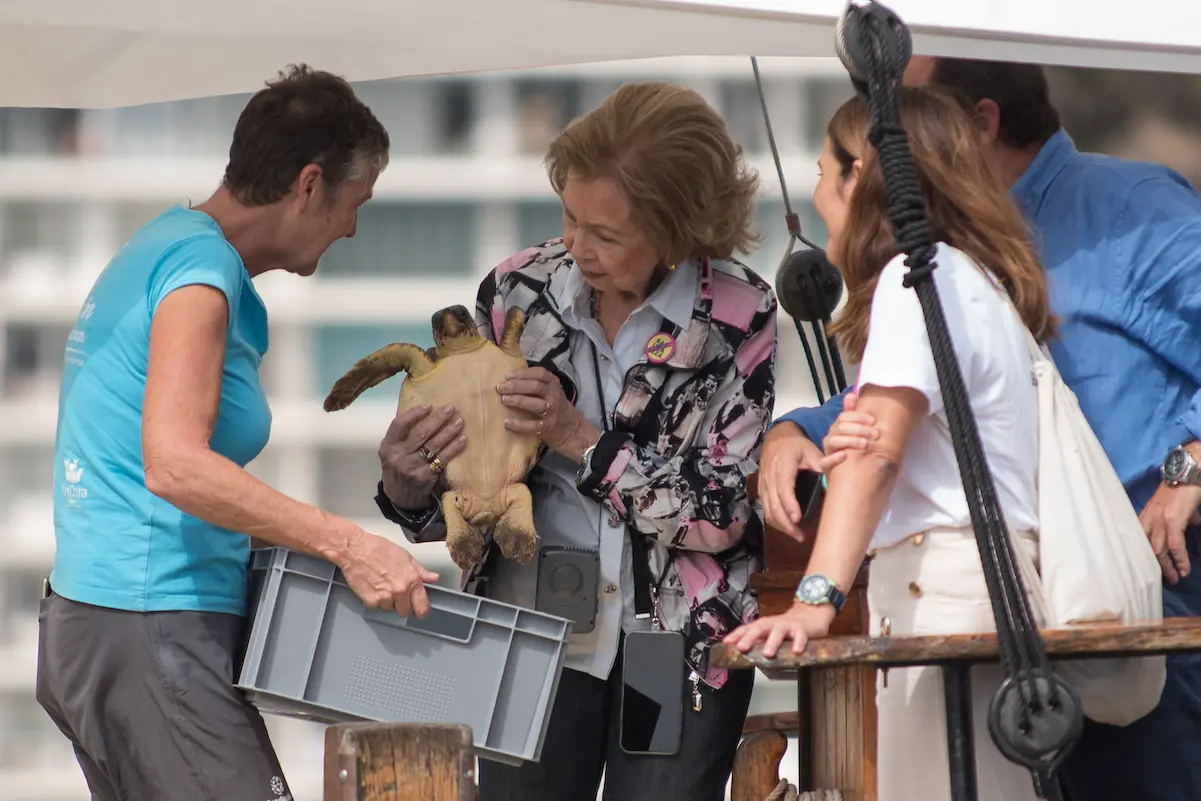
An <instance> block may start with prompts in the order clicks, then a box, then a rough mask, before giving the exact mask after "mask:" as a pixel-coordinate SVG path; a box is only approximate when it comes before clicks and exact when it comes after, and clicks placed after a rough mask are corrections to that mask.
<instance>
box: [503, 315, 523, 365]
mask: <svg viewBox="0 0 1201 801" xmlns="http://www.w3.org/2000/svg"><path fill="white" fill-rule="evenodd" d="M524 328H525V312H524V311H522V309H521V308H520V307H519V306H514V307H513V308H511V309H509V311H508V313H507V314H505V327H504V329H502V330H501V332H500V349H501V350H503V351H504V352H505V353H507V354H509V355H510V356H516V357H517V358H519V359H524V358H525V356H524V355H523V354H522V353H521V332H522V330H523V329H524Z"/></svg>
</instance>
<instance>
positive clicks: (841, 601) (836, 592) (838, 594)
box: [826, 584, 847, 613]
mask: <svg viewBox="0 0 1201 801" xmlns="http://www.w3.org/2000/svg"><path fill="white" fill-rule="evenodd" d="M826 598H827V599H828V600H829V601H830V605H831V606H833V607H834V611H835V613H838V612H841V611H842V608H843V607H844V606H846V604H847V596H846V593H844V592H843V591H842V590H840V589H838V588H837V587H835V586H834V585H833V584H831V585H830V591H829V592H827V593H826Z"/></svg>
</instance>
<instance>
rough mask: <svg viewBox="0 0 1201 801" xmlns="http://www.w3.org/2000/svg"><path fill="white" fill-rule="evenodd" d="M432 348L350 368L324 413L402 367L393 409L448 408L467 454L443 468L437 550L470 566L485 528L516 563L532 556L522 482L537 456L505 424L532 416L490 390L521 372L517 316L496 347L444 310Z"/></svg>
mask: <svg viewBox="0 0 1201 801" xmlns="http://www.w3.org/2000/svg"><path fill="white" fill-rule="evenodd" d="M430 323H431V326H432V328H433V331H434V347H433V348H430V349H429V350H422V349H421V348H419V347H418V346H416V345H413V344H410V343H407V342H399V343H394V344H391V345H387V346H385V347H383V348H380V349H379V350H377V351H376V352H375V353H372V354H371V355H370V356H366V357H364V358H362V359H360V360H359V361H357V362H355V364H354V366H353V367H351V368H350V369H349V370H348V371H347V372H346V374H345V375H344V376H342V377H341V378H339V379H338V380H337V381H336V382H334V386H333V388H332V389H331V390H330V392H329V395H328V396H327V397H326V399H325V404H324V406H325V410H326V411H327V412H333V411H337V410H339V409H345V408H346V407H347V406H349V405H350V404H351V403H352V402H353V401H354V399H355V398H357V397H358V396H359V395H361V394H362V393H363V392H364V391H365V390H367V389H370V388H371V387H373V386H375V385H376V384H379V383H380V382H382V381H384V380H386V379H388V378H390V377H392V376H394V375H396V374H397V373H399V372H400V371H402V370H404V371H407V372H408V376H407V377H406V378H405V380H404V383H403V384H401V387H400V401H399V403H398V404H397V407H396V412H397V414H400V413H401V412H403V411H404V410H406V409H409V408H411V407H413V406H415V405H418V404H421V403H428V404H431V405H432V406H433V408H435V409H437V408H439V407H441V406H443V405H445V404H450V405H452V406H454V407H455V410H456V411H457V412H458V415H459V417H461V418H462V419H463V434H464V436H465V437H466V438H467V448H466V450H464V451H463V453H461V454H459V455H458V456H455V457H454V458H452V459H451V460H450V461H449V462H448V463H447V464H446V465H445V469H444V471H443V479H444V480H445V489H444V492H443V494H442V516H443V518H444V519H445V520H446V547H447V549H448V550H449V551H450V557H451V559H453V560H454V562H455V564H456V565H458V566H459V567H460V568H463V569H464V570H466V569H469V568H470V567H471V566H472V565H473V564H475V563H476V561H477V560H478V559H479V558H480V557H481V556H482V554H483V548H484V534H485V533H486V532H487V531H488V529H490V528H493V534H492V536H493V539H494V540H495V542H496V544H497V545H498V546H499V547H500V551H501V553H502V554H503V555H504V556H505V557H507V558H509V559H513V560H515V561H517V562H519V563H521V564H527V563H528V562H529V561H530V560H531V559H532V558H533V556H534V550H535V545H536V543H537V532H536V531H535V530H534V508H533V501H532V500H531V499H530V490H529V488H528V487H527V486H526V485H525V484H524V483H523V482H524V481H525V477H526V475H527V474H528V473H529V471H530V468H531V467H533V465H534V460H535V458H536V457H537V454H538V446H539V440H538V437H537V436H534V435H528V434H516V433H514V432H512V431H510V430H509V429H508V428H506V427H505V425H504V421H505V418H512V419H522V418H523V417H524V418H525V419H530V420H533V419H537V418H536V417H534V415H532V414H528V413H526V412H523V411H520V410H516V409H510V408H508V407H506V406H505V405H504V404H502V403H501V401H500V393H499V392H497V391H496V385H497V384H499V383H500V382H502V381H504V380H505V375H506V374H507V373H509V372H510V371H512V370H519V369H521V368H523V367H526V366H527V362H526V360H525V358H524V357H523V356H522V355H521V349H520V347H519V344H518V343H519V341H520V339H521V331H522V328H523V327H524V326H525V313H524V312H523V311H522V310H521V309H518V308H512V309H510V310H509V313H508V314H507V315H505V326H504V330H503V331H502V332H501V336H500V345H499V347H498V346H497V345H496V344H495V343H493V342H492V341H491V340H489V339H486V338H484V337H483V336H481V335H480V332H479V329H477V328H476V325H475V321H474V320H473V319H472V317H471V314H470V312H468V311H467V309H466V308H464V307H463V306H450V307H447V308H445V309H442V310H440V311H438V312H435V313H434V315H433V316H432V318H431V320H430Z"/></svg>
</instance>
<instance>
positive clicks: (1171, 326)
mask: <svg viewBox="0 0 1201 801" xmlns="http://www.w3.org/2000/svg"><path fill="white" fill-rule="evenodd" d="M1115 234H1116V235H1115V236H1114V243H1115V244H1114V247H1115V248H1116V249H1117V253H1116V256H1117V260H1118V264H1120V265H1122V267H1123V268H1124V270H1125V273H1126V275H1125V278H1126V284H1125V285H1126V287H1127V288H1128V292H1129V295H1128V298H1127V301H1128V302H1127V303H1126V304H1125V306H1126V308H1125V310H1124V311H1125V315H1126V320H1125V321H1124V322H1125V324H1126V327H1127V330H1129V331H1131V332H1132V333H1134V334H1135V335H1136V336H1138V337H1139V339H1141V340H1142V341H1143V343H1144V344H1145V345H1146V346H1147V347H1148V348H1149V349H1150V350H1151V351H1153V352H1154V353H1156V354H1157V355H1158V356H1160V357H1161V358H1162V359H1164V360H1165V361H1167V362H1168V363H1169V364H1171V365H1172V366H1173V367H1175V368H1176V369H1177V370H1179V371H1180V372H1181V373H1183V374H1184V375H1186V376H1188V377H1189V378H1191V379H1192V381H1193V383H1195V384H1198V385H1201V195H1198V194H1197V192H1196V191H1194V190H1193V189H1192V187H1190V186H1189V185H1188V184H1187V183H1185V182H1184V179H1182V178H1173V177H1170V176H1168V175H1164V176H1162V177H1156V178H1150V179H1147V180H1144V181H1141V182H1139V183H1138V184H1135V186H1134V187H1133V188H1132V189H1131V191H1130V195H1129V197H1128V198H1127V199H1126V204H1125V206H1124V207H1123V208H1122V210H1121V212H1120V217H1119V221H1118V224H1117V225H1116V226H1115ZM1173 422H1176V423H1179V424H1181V425H1183V426H1184V428H1186V429H1187V430H1188V431H1189V432H1191V434H1192V435H1193V437H1195V438H1198V439H1201V391H1198V392H1197V393H1195V394H1194V395H1193V398H1192V403H1191V404H1190V405H1189V408H1188V409H1187V410H1186V411H1185V412H1184V413H1183V414H1182V415H1181V416H1180V418H1178V419H1177V420H1175V421H1173Z"/></svg>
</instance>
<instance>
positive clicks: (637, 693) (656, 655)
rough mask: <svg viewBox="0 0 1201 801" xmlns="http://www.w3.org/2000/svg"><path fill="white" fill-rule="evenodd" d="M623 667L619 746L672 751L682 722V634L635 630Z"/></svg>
mask: <svg viewBox="0 0 1201 801" xmlns="http://www.w3.org/2000/svg"><path fill="white" fill-rule="evenodd" d="M622 648H623V651H624V656H623V661H622V669H621V680H622V687H621V750H622V751H625V752H626V753H627V754H653V755H655V756H672V755H674V754H676V753H678V752H679V750H680V739H681V736H682V734H683V727H684V685H685V679H684V635H682V634H680V633H679V632H675V631H634V632H630V633H629V634H627V635H626V636H625V643H624V644H623V645H622Z"/></svg>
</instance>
